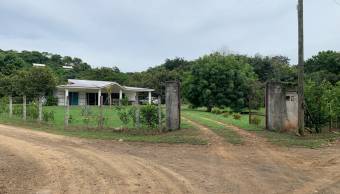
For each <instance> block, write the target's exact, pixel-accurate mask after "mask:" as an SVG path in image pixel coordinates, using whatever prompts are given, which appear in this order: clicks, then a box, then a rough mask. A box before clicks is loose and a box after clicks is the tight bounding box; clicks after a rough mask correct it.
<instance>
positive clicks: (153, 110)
mask: <svg viewBox="0 0 340 194" xmlns="http://www.w3.org/2000/svg"><path fill="white" fill-rule="evenodd" d="M140 112H141V123H142V124H143V125H146V126H147V127H148V128H150V129H153V128H156V127H157V125H158V108H157V106H155V105H151V104H149V105H146V106H143V107H141V110H140Z"/></svg>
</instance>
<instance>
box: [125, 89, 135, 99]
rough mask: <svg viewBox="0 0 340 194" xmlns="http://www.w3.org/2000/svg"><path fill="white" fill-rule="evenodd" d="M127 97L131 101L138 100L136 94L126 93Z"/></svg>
mask: <svg viewBox="0 0 340 194" xmlns="http://www.w3.org/2000/svg"><path fill="white" fill-rule="evenodd" d="M124 94H125V96H126V97H127V98H128V99H129V101H135V100H136V95H137V94H136V92H130V91H124Z"/></svg>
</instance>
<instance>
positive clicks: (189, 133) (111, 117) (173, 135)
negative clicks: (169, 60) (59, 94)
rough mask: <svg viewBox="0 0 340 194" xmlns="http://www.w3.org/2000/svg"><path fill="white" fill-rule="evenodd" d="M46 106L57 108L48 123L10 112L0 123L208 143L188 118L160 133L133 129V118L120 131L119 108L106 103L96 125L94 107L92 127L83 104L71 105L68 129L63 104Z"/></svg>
mask: <svg viewBox="0 0 340 194" xmlns="http://www.w3.org/2000/svg"><path fill="white" fill-rule="evenodd" d="M43 108H44V110H47V111H53V112H54V115H55V116H54V117H55V118H54V121H50V122H48V123H46V122H42V123H38V122H37V121H36V120H30V119H29V120H27V121H23V120H22V118H20V117H18V116H13V117H12V118H9V117H8V114H1V115H0V123H3V124H10V125H15V126H22V127H25V128H30V129H33V130H38V131H45V132H49V133H53V134H59V135H65V136H72V137H80V138H92V139H106V140H120V139H122V140H124V141H132V142H149V143H169V144H175V143H186V144H193V145H205V144H207V143H208V142H207V140H205V139H204V138H202V137H201V134H200V132H199V130H198V129H196V128H195V127H193V126H191V125H190V124H189V123H186V122H185V121H183V122H182V125H181V128H182V129H181V130H178V131H173V132H167V133H159V132H158V131H157V130H150V129H138V130H137V129H132V125H133V124H132V121H131V122H130V123H129V127H130V128H131V129H128V130H123V131H119V130H116V129H118V128H121V126H122V125H123V124H122V122H121V121H120V119H119V117H118V114H117V112H116V109H114V108H111V109H110V108H109V107H105V108H103V114H104V117H106V122H105V126H104V127H105V128H104V129H96V126H97V118H96V117H97V116H98V115H99V114H98V113H99V108H98V107H91V111H92V114H93V118H92V119H91V120H90V122H89V127H87V125H86V124H85V123H84V122H83V118H82V116H81V111H82V109H81V107H72V108H71V109H70V114H71V115H72V118H73V119H72V122H71V123H70V125H69V127H68V128H67V129H64V107H43Z"/></svg>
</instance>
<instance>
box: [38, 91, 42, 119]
mask: <svg viewBox="0 0 340 194" xmlns="http://www.w3.org/2000/svg"><path fill="white" fill-rule="evenodd" d="M38 101H39V102H38V104H39V107H38V108H39V118H38V121H39V122H41V121H42V120H43V115H42V97H39V99H38Z"/></svg>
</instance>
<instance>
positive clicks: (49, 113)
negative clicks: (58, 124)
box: [43, 111, 54, 122]
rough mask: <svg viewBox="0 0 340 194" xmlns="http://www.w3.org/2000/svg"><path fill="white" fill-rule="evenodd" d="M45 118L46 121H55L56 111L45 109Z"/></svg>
mask: <svg viewBox="0 0 340 194" xmlns="http://www.w3.org/2000/svg"><path fill="white" fill-rule="evenodd" d="M43 120H44V121H45V122H49V121H54V111H43Z"/></svg>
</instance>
